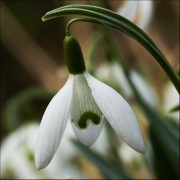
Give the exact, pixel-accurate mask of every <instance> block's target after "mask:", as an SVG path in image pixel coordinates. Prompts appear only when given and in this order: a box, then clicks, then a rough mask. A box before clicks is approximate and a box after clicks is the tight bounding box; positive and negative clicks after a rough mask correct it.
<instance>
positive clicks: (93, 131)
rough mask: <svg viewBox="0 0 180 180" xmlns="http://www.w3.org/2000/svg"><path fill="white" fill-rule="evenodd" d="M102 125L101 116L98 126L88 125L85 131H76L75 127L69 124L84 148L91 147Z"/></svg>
mask: <svg viewBox="0 0 180 180" xmlns="http://www.w3.org/2000/svg"><path fill="white" fill-rule="evenodd" d="M103 123H104V116H103V115H102V118H101V123H100V124H99V125H92V124H91V123H89V125H88V127H87V129H78V128H77V126H76V125H75V124H74V123H73V122H71V125H72V128H73V130H74V133H75V135H76V137H77V138H78V139H79V141H80V142H81V143H82V144H84V145H85V146H91V145H92V144H93V143H94V142H95V141H96V139H97V138H98V136H99V134H100V132H101V129H102V127H103Z"/></svg>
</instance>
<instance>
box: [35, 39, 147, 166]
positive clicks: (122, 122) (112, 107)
mask: <svg viewBox="0 0 180 180" xmlns="http://www.w3.org/2000/svg"><path fill="white" fill-rule="evenodd" d="M64 51H65V57H66V61H67V65H68V70H69V73H70V74H69V78H68V81H67V83H66V84H65V85H64V87H63V88H62V89H61V90H60V91H59V92H58V93H57V94H56V95H55V96H54V98H53V99H52V100H51V102H50V103H49V105H48V107H47V109H46V111H45V113H44V115H43V118H42V121H41V124H40V128H39V132H38V137H37V143H36V152H35V163H36V167H37V169H43V168H45V167H46V166H47V165H48V164H49V163H50V161H51V159H52V158H53V156H54V154H55V152H56V150H57V148H58V146H59V143H60V140H61V138H62V135H63V132H64V129H65V127H66V123H67V121H68V119H69V120H70V121H71V124H72V128H73V130H74V132H75V134H76V136H77V138H78V139H79V140H80V141H81V143H83V144H84V145H86V146H90V145H92V144H93V143H94V142H95V141H96V139H97V138H98V136H99V133H100V131H101V129H102V125H103V121H104V117H106V119H107V120H108V121H109V123H110V124H111V126H112V127H113V128H114V130H115V131H116V133H117V134H118V135H119V136H120V137H121V138H122V140H123V141H124V142H126V143H127V144H128V145H129V146H130V147H132V148H133V149H135V150H136V151H138V152H140V153H144V152H145V147H144V142H143V139H142V136H141V133H140V130H139V126H138V123H137V120H136V117H135V115H134V113H133V110H132V109H131V107H130V106H129V104H128V103H127V102H126V101H125V100H124V99H123V98H122V97H121V96H120V95H119V94H118V93H117V92H116V91H115V90H113V89H112V88H111V87H109V86H107V85H106V84H104V83H102V82H100V81H98V80H97V79H95V78H94V77H92V76H91V75H90V74H89V73H88V72H87V71H86V68H85V63H84V59H83V55H82V51H81V47H80V45H79V42H78V41H77V39H76V38H75V37H73V36H66V37H65V40H64Z"/></svg>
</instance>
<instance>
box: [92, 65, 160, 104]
mask: <svg viewBox="0 0 180 180" xmlns="http://www.w3.org/2000/svg"><path fill="white" fill-rule="evenodd" d="M104 72H105V73H104ZM96 76H97V78H99V79H101V80H104V81H106V82H110V83H111V84H112V83H114V85H115V86H118V87H119V88H120V89H121V90H122V92H123V94H124V95H125V96H127V97H132V96H133V92H132V89H131V87H130V85H129V83H128V81H127V78H126V77H125V75H124V73H123V71H122V69H121V67H120V66H119V65H118V64H117V63H108V64H105V65H104V64H103V65H101V67H100V68H98V69H97V71H96ZM130 78H131V80H132V82H133V84H134V85H135V87H136V88H137V90H138V92H139V94H140V95H141V97H142V98H143V99H144V101H145V102H146V103H147V104H148V105H149V106H151V107H156V106H157V97H156V95H155V93H154V91H153V89H152V88H151V86H150V85H149V84H148V83H147V82H146V81H145V79H143V78H142V77H141V75H140V74H138V73H137V72H136V71H134V70H131V72H130Z"/></svg>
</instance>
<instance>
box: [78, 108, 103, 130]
mask: <svg viewBox="0 0 180 180" xmlns="http://www.w3.org/2000/svg"><path fill="white" fill-rule="evenodd" d="M88 120H90V121H91V122H92V123H93V124H94V125H98V124H100V117H99V116H98V115H97V114H95V113H93V112H91V111H89V112H85V113H84V114H82V115H81V117H80V119H79V121H78V125H79V127H80V128H81V129H85V128H86V127H87V124H88V123H87V121H88Z"/></svg>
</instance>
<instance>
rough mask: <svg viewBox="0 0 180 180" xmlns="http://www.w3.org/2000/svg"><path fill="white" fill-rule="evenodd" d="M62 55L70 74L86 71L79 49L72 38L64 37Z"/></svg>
mask: <svg viewBox="0 0 180 180" xmlns="http://www.w3.org/2000/svg"><path fill="white" fill-rule="evenodd" d="M64 53H65V58H66V62H67V66H68V69H69V72H70V74H80V73H83V72H84V71H85V70H86V67H85V63H84V58H83V54H82V50H81V47H80V45H79V42H78V40H77V39H76V38H75V37H74V36H66V37H65V39H64Z"/></svg>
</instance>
